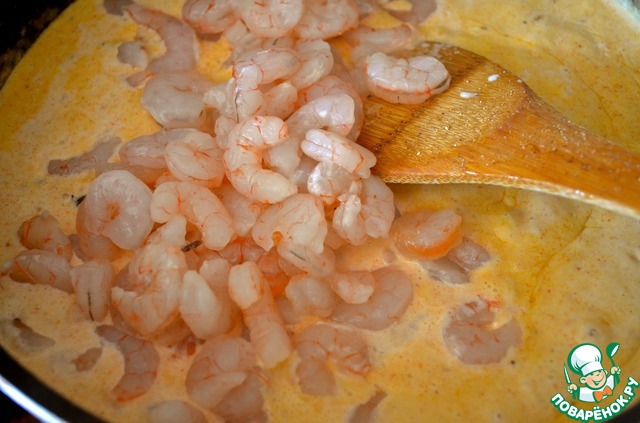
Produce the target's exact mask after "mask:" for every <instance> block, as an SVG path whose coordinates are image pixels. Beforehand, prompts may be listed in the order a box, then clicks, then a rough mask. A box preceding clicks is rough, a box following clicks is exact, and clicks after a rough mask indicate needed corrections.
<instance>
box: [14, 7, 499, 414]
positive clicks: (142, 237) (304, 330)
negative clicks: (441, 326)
mask: <svg viewBox="0 0 640 423" xmlns="http://www.w3.org/2000/svg"><path fill="white" fill-rule="evenodd" d="M104 6H105V8H106V10H107V11H108V12H109V13H112V14H115V15H120V16H121V19H132V20H133V21H135V22H136V23H137V24H139V25H142V26H145V27H148V28H151V29H152V30H154V31H156V32H157V33H158V35H159V36H160V37H161V39H162V40H163V42H164V44H165V46H166V51H165V52H164V54H162V55H160V56H158V57H149V54H148V52H147V50H146V49H145V46H144V44H143V43H141V42H140V41H137V40H133V41H130V42H126V43H124V44H122V45H121V46H120V48H119V50H118V58H119V59H120V60H121V61H123V62H125V63H127V64H130V65H131V66H132V67H134V68H136V71H135V73H134V74H132V75H129V76H128V77H127V79H126V81H127V83H128V84H130V85H131V87H132V89H141V90H142V100H141V102H142V106H143V107H144V108H145V109H146V110H147V111H148V112H149V114H150V115H151V116H152V117H153V118H154V119H155V120H156V121H157V122H158V124H159V126H160V129H159V131H158V132H156V133H152V134H147V135H143V136H140V137H138V138H135V139H133V140H130V141H128V142H126V143H125V144H123V145H122V146H121V147H120V148H119V150H118V157H119V160H117V161H114V162H109V158H110V156H111V154H112V153H113V152H114V151H115V149H116V147H117V144H118V141H117V140H115V141H114V140H111V141H109V142H106V143H103V144H100V145H98V146H97V147H96V148H95V149H94V150H93V151H90V152H88V153H85V154H84V155H82V156H79V157H75V158H72V159H69V160H61V161H60V160H58V161H55V162H52V163H51V164H50V166H49V170H50V172H51V173H56V174H68V173H73V172H81V171H87V170H93V171H95V172H96V174H97V177H96V178H95V179H94V180H93V182H92V183H91V184H90V185H89V187H88V190H87V192H86V196H84V197H83V198H82V199H81V200H82V201H79V204H78V208H77V218H76V232H75V233H74V234H72V235H71V236H67V235H66V234H65V233H64V232H63V231H62V230H61V229H60V227H59V225H58V222H57V221H56V219H55V218H54V217H53V216H51V215H49V214H48V213H46V212H45V213H42V214H40V215H38V216H36V217H34V218H33V219H31V220H29V221H27V222H25V223H24V224H23V225H22V227H21V228H20V231H19V236H20V239H21V241H22V243H23V245H24V246H25V247H26V248H27V250H25V251H23V252H21V253H20V254H19V255H18V256H17V257H16V258H15V259H14V260H12V261H11V263H10V264H9V265H8V267H7V268H6V269H5V273H6V274H9V275H10V276H11V277H12V278H13V279H14V280H17V281H23V282H31V283H41V284H47V285H51V286H53V287H55V288H57V289H60V290H63V291H66V292H68V293H70V294H73V295H75V298H76V303H77V306H78V308H79V309H80V310H81V312H82V313H83V315H84V317H85V318H86V319H89V320H92V321H95V322H98V323H99V324H98V326H97V329H96V332H97V334H98V335H99V336H100V337H101V338H102V339H103V340H104V341H105V342H110V343H114V344H115V345H116V346H117V348H118V349H119V350H120V351H121V352H122V354H123V356H124V359H125V374H124V375H123V377H122V379H121V380H120V381H119V383H118V384H117V386H116V387H115V388H114V389H113V391H112V394H113V396H114V398H115V399H116V401H118V402H126V401H129V400H131V399H133V398H136V397H139V396H140V395H142V394H144V393H145V392H147V391H148V390H149V389H150V388H151V387H152V386H153V383H154V380H155V376H156V374H157V372H158V366H159V356H158V352H157V348H158V347H159V346H171V347H174V348H181V349H183V350H184V351H187V354H192V355H193V361H192V364H191V367H190V368H189V370H188V372H187V374H186V376H185V388H186V392H187V393H188V397H189V398H190V400H191V402H192V403H187V402H185V401H182V400H175V401H166V402H163V403H159V404H156V405H155V406H154V407H152V408H151V409H150V410H149V415H150V418H151V419H152V420H154V421H164V420H166V419H167V418H168V419H169V420H172V421H177V420H179V421H204V420H205V419H206V416H205V414H203V410H206V411H207V412H210V413H213V414H215V415H217V416H219V417H221V418H223V419H225V420H228V421H238V420H251V421H265V420H267V415H266V413H265V411H264V410H263V396H262V390H263V389H265V380H267V378H268V376H267V374H266V371H268V370H269V369H272V368H274V367H276V366H278V365H281V364H282V363H284V362H286V361H287V360H288V359H289V358H290V357H292V356H294V355H295V356H297V360H296V361H292V362H295V366H294V367H295V368H294V374H295V378H296V381H297V383H298V385H299V387H300V389H301V391H302V392H304V393H307V394H311V395H332V394H335V393H336V381H335V376H334V373H333V372H334V371H338V372H342V373H345V374H347V375H352V376H353V377H364V376H366V374H367V373H368V372H369V371H370V370H371V368H372V366H373V364H372V362H371V360H370V357H369V352H368V345H367V336H366V331H371V330H373V331H379V330H383V329H385V328H387V327H389V326H390V325H392V324H394V323H396V322H397V321H398V320H399V319H400V318H401V317H402V316H403V314H404V312H405V311H406V309H407V307H408V306H409V304H410V303H411V300H412V298H413V285H412V281H411V280H410V278H409V277H408V276H407V275H406V274H405V273H403V271H401V270H400V269H398V268H396V267H394V266H393V265H389V266H387V267H382V268H379V269H376V270H374V271H371V272H369V271H350V270H346V269H341V268H338V267H337V266H336V250H337V249H339V248H340V247H341V246H343V245H346V244H350V245H354V246H360V245H363V244H365V243H366V242H367V241H368V240H370V239H373V238H380V237H387V236H393V237H394V240H395V242H396V244H397V245H398V248H399V249H400V250H402V251H405V252H406V253H407V254H409V255H411V254H419V255H420V256H421V257H423V259H426V260H427V262H428V263H436V260H440V262H439V263H440V265H442V263H443V262H442V260H445V261H446V263H450V265H453V266H459V267H460V266H462V267H460V269H462V268H465V269H466V271H468V270H470V269H473V268H474V266H475V265H477V263H479V262H480V263H482V262H484V261H486V260H487V257H485V256H486V254H487V253H486V251H484V250H482V248H481V247H479V246H477V244H473V243H472V242H470V241H468V240H466V239H464V238H463V236H462V233H461V231H460V217H459V216H458V215H456V214H455V213H454V212H452V211H439V212H435V213H433V212H429V214H419V213H418V214H414V215H408V216H403V217H402V218H401V219H399V220H398V221H396V222H395V224H394V220H395V217H396V209H395V205H394V197H393V193H392V191H391V189H390V188H389V187H388V186H387V185H386V184H385V183H384V182H383V181H382V180H381V179H380V178H378V177H377V176H375V175H373V174H372V173H371V168H372V167H373V166H374V165H375V163H376V158H375V156H374V155H373V153H371V152H370V151H368V150H366V149H364V148H363V147H361V146H360V145H359V144H357V142H356V140H357V138H358V134H359V132H360V129H361V127H362V125H363V101H362V97H363V96H364V95H368V94H372V95H376V96H380V97H382V98H383V99H386V100H388V101H391V102H403V103H418V102H422V101H425V100H426V99H427V98H428V97H430V96H431V95H435V94H437V93H439V92H442V91H443V90H445V89H446V88H447V86H448V84H449V80H450V77H449V74H448V72H447V71H446V69H445V68H444V66H443V65H442V64H441V63H440V62H439V61H437V60H436V59H434V58H432V57H423V56H421V57H412V58H410V59H400V58H395V57H394V56H393V55H391V53H392V52H393V51H396V50H401V49H406V48H408V47H410V46H411V45H412V43H413V42H414V41H415V30H414V29H413V27H412V25H411V24H408V23H400V24H399V25H398V26H396V27H392V28H385V29H374V28H371V27H368V26H365V25H361V24H360V20H361V18H362V17H363V15H364V14H366V13H368V11H371V9H372V8H375V7H377V6H376V5H375V4H371V3H366V2H361V3H360V4H356V3H355V2H353V1H352V0H328V1H314V0H284V1H271V0H266V1H264V2H254V1H249V0H242V1H233V0H188V1H187V2H186V4H185V5H184V8H183V10H182V19H180V18H177V17H174V16H170V15H167V14H165V13H163V12H161V11H157V10H152V9H148V8H144V7H141V6H139V5H137V4H135V3H132V2H130V1H126V0H106V1H105V4H104ZM201 36H206V37H212V36H219V37H222V38H224V39H225V40H226V41H227V42H228V43H229V45H230V46H231V52H230V56H229V59H228V64H229V66H230V67H231V68H232V77H231V78H230V79H229V80H228V81H226V82H223V83H217V84H216V83H213V82H212V81H211V80H209V79H208V78H207V76H206V75H204V74H201V73H199V72H198V71H196V65H197V63H198V37H201ZM336 37H340V39H341V40H344V41H346V43H347V44H349V45H350V46H351V54H350V58H349V60H348V61H347V60H344V59H343V58H342V56H341V55H339V54H337V52H336V49H335V48H334V46H333V45H332V43H331V41H332V40H333V39H335V38H336ZM347 62H348V63H347ZM412 219H413V220H412ZM392 225H394V227H393V230H392ZM434 231H435V235H428V234H429V233H430V232H434ZM390 233H391V234H390ZM469 257H470V258H469ZM72 263H73V264H72ZM456 263H457V264H456ZM474 263H476V264H474ZM465 266H466V267H465ZM466 271H463V270H461V271H460V272H461V273H462V275H463V277H464V275H466ZM454 283H457V282H454ZM300 322H302V324H300ZM88 353H89V352H88ZM93 353H94V351H91V354H88V355H87V357H79V361H85V360H88V359H89V358H91V360H94V361H95V359H96V358H95V354H93ZM384 396H385V394H384V393H377V394H376V396H375V397H374V398H372V400H371V401H370V404H369V403H368V405H366V404H365V405H363V406H362V407H364V408H362V410H359V411H356V413H355V414H358V415H360V414H363V413H364V411H363V410H365V408H366V407H375V405H376V404H377V403H378V402H380V401H381V400H382V399H383V398H384ZM371 404H373V405H371ZM364 414H367V413H364ZM167 416H170V417H167ZM163 419H164V420H163ZM169 420H166V421H169Z"/></svg>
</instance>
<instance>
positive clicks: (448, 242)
mask: <svg viewBox="0 0 640 423" xmlns="http://www.w3.org/2000/svg"><path fill="white" fill-rule="evenodd" d="M461 224H462V218H461V217H460V216H458V215H457V214H456V213H455V212H454V211H453V210H448V209H445V210H438V211H436V212H433V211H430V210H422V211H418V212H413V213H407V214H405V215H403V216H400V217H399V218H398V219H397V220H396V221H395V222H394V223H393V229H392V234H393V240H394V243H395V245H396V247H398V249H399V250H400V251H401V252H404V253H408V254H410V255H411V254H413V255H416V254H417V255H418V256H419V257H423V258H427V259H429V260H435V259H438V258H440V257H443V256H444V255H446V254H447V253H448V252H449V250H451V249H452V248H453V247H455V246H457V245H458V244H460V242H461V240H462V232H461V229H460V225H461Z"/></svg>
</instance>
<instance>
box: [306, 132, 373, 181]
mask: <svg viewBox="0 0 640 423" xmlns="http://www.w3.org/2000/svg"><path fill="white" fill-rule="evenodd" d="M300 147H301V148H302V151H303V152H304V153H305V154H306V155H307V156H309V157H311V158H312V159H314V160H317V161H319V162H327V163H333V164H335V165H336V166H340V167H341V168H343V169H344V170H346V171H347V172H349V173H354V174H355V175H357V176H359V177H360V178H368V177H369V176H371V168H372V167H373V165H375V164H376V156H375V155H374V154H373V153H372V152H371V151H369V150H367V149H366V148H364V147H363V146H361V145H359V144H356V143H355V142H353V141H351V140H349V139H348V138H346V137H344V136H341V135H338V134H336V133H334V132H329V131H324V130H322V129H311V130H309V131H307V133H306V135H305V139H304V140H303V141H302V144H301V145H300Z"/></svg>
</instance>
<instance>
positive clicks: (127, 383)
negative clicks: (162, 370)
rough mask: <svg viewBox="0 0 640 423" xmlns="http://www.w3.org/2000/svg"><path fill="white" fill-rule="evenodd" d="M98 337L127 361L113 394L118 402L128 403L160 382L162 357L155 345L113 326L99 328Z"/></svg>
mask: <svg viewBox="0 0 640 423" xmlns="http://www.w3.org/2000/svg"><path fill="white" fill-rule="evenodd" d="M96 332H97V333H98V335H99V336H100V337H101V338H102V339H104V340H105V341H107V342H110V343H113V344H115V346H116V347H117V348H118V350H119V351H120V352H121V353H122V357H123V359H124V374H123V375H122V377H121V378H120V380H119V381H118V383H117V385H116V386H115V387H114V388H113V389H112V390H111V394H112V395H113V397H114V398H115V400H116V401H117V402H125V401H129V400H132V399H134V398H137V397H139V396H140V395H142V394H144V393H145V392H147V391H148V390H149V389H150V388H151V386H152V385H153V383H154V382H155V380H156V375H157V373H158V365H159V364H160V355H159V354H158V352H157V351H156V349H155V347H154V346H153V343H151V342H149V341H143V340H141V339H139V338H136V337H135V336H133V335H130V334H128V333H126V332H123V331H122V330H120V329H118V328H116V327H115V326H111V325H100V326H98V327H97V328H96Z"/></svg>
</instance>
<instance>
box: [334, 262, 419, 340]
mask: <svg viewBox="0 0 640 423" xmlns="http://www.w3.org/2000/svg"><path fill="white" fill-rule="evenodd" d="M372 274H373V277H374V279H375V281H376V286H375V290H374V291H373V295H372V296H371V298H369V300H368V301H367V302H365V303H362V304H347V303H340V304H338V306H337V307H336V309H335V311H334V312H333V314H332V315H331V319H332V320H334V321H336V322H339V323H345V324H350V325H353V326H356V327H359V328H362V329H369V330H381V329H385V328H387V327H389V326H390V325H392V324H393V323H395V322H397V321H398V320H400V318H401V317H402V315H403V314H404V312H405V311H406V309H407V307H409V304H411V300H412V299H413V284H412V283H411V279H409V277H408V276H407V275H406V274H405V273H404V272H402V271H400V270H397V269H394V268H391V267H385V268H382V269H378V270H375V271H374V272H373V273H372Z"/></svg>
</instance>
